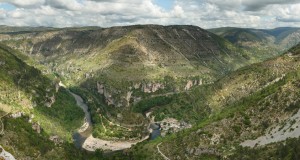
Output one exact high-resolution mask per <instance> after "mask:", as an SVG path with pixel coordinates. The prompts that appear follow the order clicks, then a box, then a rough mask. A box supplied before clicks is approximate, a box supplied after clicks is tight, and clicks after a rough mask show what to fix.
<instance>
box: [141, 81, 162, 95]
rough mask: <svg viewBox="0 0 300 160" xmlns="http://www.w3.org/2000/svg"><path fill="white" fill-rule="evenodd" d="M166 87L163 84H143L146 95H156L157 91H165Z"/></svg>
mask: <svg viewBox="0 0 300 160" xmlns="http://www.w3.org/2000/svg"><path fill="white" fill-rule="evenodd" d="M164 88H165V86H164V85H163V84H161V83H151V82H149V83H143V84H142V88H141V89H142V91H143V92H144V93H154V92H156V91H158V90H159V89H164Z"/></svg>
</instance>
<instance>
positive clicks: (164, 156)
mask: <svg viewBox="0 0 300 160" xmlns="http://www.w3.org/2000/svg"><path fill="white" fill-rule="evenodd" d="M161 144H162V142H160V143H159V144H158V145H157V146H156V148H157V151H158V153H160V155H161V156H162V157H163V158H164V159H165V160H170V158H168V157H167V156H166V155H165V154H163V153H162V152H161V151H160V149H159V146H160V145H161Z"/></svg>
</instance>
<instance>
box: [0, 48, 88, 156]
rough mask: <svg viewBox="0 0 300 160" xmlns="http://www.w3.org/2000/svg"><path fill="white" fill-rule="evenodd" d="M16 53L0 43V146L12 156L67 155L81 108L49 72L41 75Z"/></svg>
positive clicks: (71, 145) (79, 118)
mask: <svg viewBox="0 0 300 160" xmlns="http://www.w3.org/2000/svg"><path fill="white" fill-rule="evenodd" d="M16 54H19V53H18V52H17V51H15V50H12V49H10V48H9V47H7V46H4V45H2V44H1V45H0V93H1V94H0V110H1V120H0V121H1V138H0V143H1V145H2V147H3V148H4V149H5V150H6V151H10V153H11V154H13V155H14V156H15V158H16V159H26V158H29V159H32V158H37V157H39V158H38V159H68V158H71V156H72V154H70V151H71V150H73V151H74V152H78V150H77V149H75V147H74V146H73V144H71V143H72V134H73V132H74V131H75V130H76V129H78V128H79V127H80V125H81V123H82V122H83V116H84V115H83V112H82V110H81V109H80V108H79V107H77V106H76V102H75V100H74V99H73V97H72V96H71V95H70V94H69V93H68V92H67V91H66V90H65V89H63V88H59V87H58V86H57V83H58V82H57V81H55V80H54V76H53V75H52V74H50V75H48V77H46V76H45V75H42V74H41V72H40V71H39V70H37V69H36V68H34V67H31V66H29V65H27V64H26V63H24V62H23V61H22V60H20V59H19V58H17V57H16V56H15V55H16ZM51 137H52V138H51ZM49 139H50V140H49ZM55 143H58V144H57V145H56V144H55ZM55 152H57V153H60V154H57V153H55ZM80 154H82V153H77V154H76V155H78V156H79V155H80ZM71 159H72V158H71Z"/></svg>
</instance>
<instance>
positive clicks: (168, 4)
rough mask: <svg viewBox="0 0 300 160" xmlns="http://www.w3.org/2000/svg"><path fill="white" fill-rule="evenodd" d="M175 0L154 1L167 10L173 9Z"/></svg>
mask: <svg viewBox="0 0 300 160" xmlns="http://www.w3.org/2000/svg"><path fill="white" fill-rule="evenodd" d="M174 2H175V1H174V0H154V3H155V4H157V5H159V6H161V7H162V8H164V9H166V10H171V9H172V7H173V5H174Z"/></svg>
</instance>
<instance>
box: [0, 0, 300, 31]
mask: <svg viewBox="0 0 300 160" xmlns="http://www.w3.org/2000/svg"><path fill="white" fill-rule="evenodd" d="M1 2H2V3H3V2H4V3H9V4H12V5H14V6H16V7H17V9H14V10H5V9H1V8H0V19H1V21H0V24H2V25H27V26H54V27H66V26H95V25H96V26H102V27H109V26H115V25H132V24H149V23H150V24H162V25H169V24H192V25H198V26H200V27H204V28H213V27H224V26H235V27H257V28H272V27H277V26H299V25H300V18H298V17H299V16H298V15H300V0H289V1H286V0H189V1H183V0H174V6H172V9H171V10H165V9H164V8H162V7H160V6H158V4H155V3H154V0H0V4H1Z"/></svg>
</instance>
